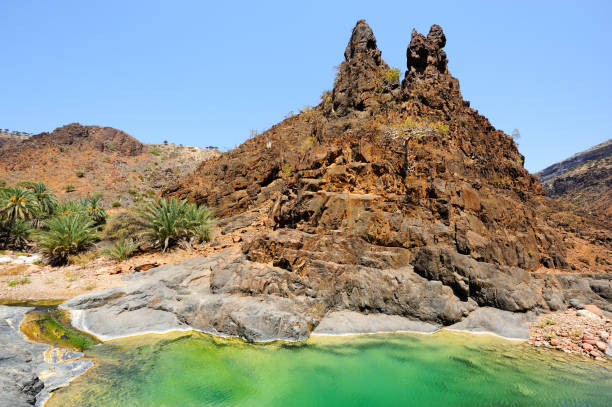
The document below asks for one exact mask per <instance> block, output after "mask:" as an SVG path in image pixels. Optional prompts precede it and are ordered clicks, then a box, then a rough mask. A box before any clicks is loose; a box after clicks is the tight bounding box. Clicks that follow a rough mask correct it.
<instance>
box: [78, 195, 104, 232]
mask: <svg viewBox="0 0 612 407" xmlns="http://www.w3.org/2000/svg"><path fill="white" fill-rule="evenodd" d="M100 201H101V199H100V197H97V196H89V197H87V198H81V200H80V204H81V206H82V207H83V209H84V210H85V212H86V213H87V215H88V216H89V217H90V218H91V220H93V222H94V224H95V225H96V226H99V225H101V224H103V223H104V222H106V218H107V217H108V215H107V213H106V211H105V210H104V208H102V206H101V204H100Z"/></svg>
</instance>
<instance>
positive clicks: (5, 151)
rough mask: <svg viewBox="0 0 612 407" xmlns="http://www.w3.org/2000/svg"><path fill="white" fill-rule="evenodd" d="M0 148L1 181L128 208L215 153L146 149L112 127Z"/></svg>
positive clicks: (66, 129) (69, 128)
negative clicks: (36, 184)
mask: <svg viewBox="0 0 612 407" xmlns="http://www.w3.org/2000/svg"><path fill="white" fill-rule="evenodd" d="M6 139H7V140H8V141H6V142H5V143H4V147H1V146H0V180H2V181H4V183H8V184H13V183H17V182H20V181H42V182H45V183H46V184H48V185H49V187H50V188H51V189H53V190H54V192H56V193H57V194H58V196H59V197H60V199H73V198H78V197H82V196H86V195H90V194H96V193H97V194H101V195H102V197H103V203H104V205H105V206H106V207H110V206H113V204H114V205H115V206H117V204H116V202H118V203H119V205H121V206H129V205H131V204H133V203H134V202H136V201H139V200H141V199H143V198H144V197H152V196H155V195H156V193H157V191H158V190H160V189H162V188H164V187H165V186H166V185H168V184H169V183H170V182H173V181H175V180H176V179H178V177H180V176H183V175H185V174H186V173H189V172H191V171H192V170H193V169H194V168H195V166H196V164H197V163H200V162H201V161H205V160H207V159H209V158H211V157H215V156H217V155H218V154H219V152H218V151H216V150H205V149H201V148H197V147H184V146H178V145H174V144H168V145H163V144H162V145H152V144H144V143H141V142H140V141H138V140H136V139H135V138H134V137H132V136H130V135H129V134H127V133H125V132H123V131H121V130H117V129H113V128H111V127H98V126H83V125H81V124H78V123H73V124H69V125H66V126H63V127H59V128H57V129H55V130H54V131H53V132H51V133H40V134H37V135H34V136H30V137H20V138H19V139H15V138H14V137H13V138H11V139H9V138H8V137H7V138H6Z"/></svg>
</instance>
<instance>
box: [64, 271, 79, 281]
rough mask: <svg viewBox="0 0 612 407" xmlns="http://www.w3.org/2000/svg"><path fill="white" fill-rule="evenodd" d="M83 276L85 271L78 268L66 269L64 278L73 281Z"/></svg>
mask: <svg viewBox="0 0 612 407" xmlns="http://www.w3.org/2000/svg"><path fill="white" fill-rule="evenodd" d="M81 277H83V273H82V272H80V271H78V270H66V271H64V278H65V279H66V281H69V282H73V281H77V280H78V279H79V278H81Z"/></svg>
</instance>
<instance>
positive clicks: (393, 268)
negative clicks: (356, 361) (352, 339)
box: [165, 21, 612, 324]
mask: <svg viewBox="0 0 612 407" xmlns="http://www.w3.org/2000/svg"><path fill="white" fill-rule="evenodd" d="M445 43H446V38H445V36H444V33H443V32H442V29H441V28H440V27H439V26H433V27H432V28H431V30H430V32H429V34H428V35H427V36H426V37H425V36H423V35H421V34H418V33H416V32H413V35H412V40H411V42H410V45H409V47H408V51H407V57H408V62H407V66H408V71H407V72H406V76H405V78H404V80H403V83H402V87H401V89H400V88H399V87H397V84H395V85H393V84H389V83H386V82H384V81H383V82H381V81H380V78H383V79H385V78H388V77H390V76H391V75H386V74H385V73H386V72H388V66H387V65H386V64H385V63H384V61H383V60H382V59H381V56H380V51H379V50H378V49H377V47H376V40H375V38H374V35H373V34H372V30H371V29H370V27H368V26H367V24H366V23H365V22H364V21H359V22H358V23H357V25H356V26H355V28H354V30H353V32H352V35H351V38H350V40H349V44H348V46H347V49H346V52H345V61H344V62H343V63H342V65H341V66H340V70H339V72H338V76H337V78H336V80H335V83H334V90H333V93H332V97H331V98H325V99H324V100H323V102H322V103H321V104H320V105H319V106H317V107H315V108H313V109H310V110H306V111H304V112H303V113H301V114H299V115H295V116H292V117H290V118H288V119H286V120H284V121H283V122H281V123H279V124H277V125H275V126H273V127H272V128H271V129H269V130H268V131H266V132H265V133H263V134H261V135H259V136H257V137H255V138H253V139H250V140H248V141H247V142H245V143H244V144H243V145H241V146H239V147H238V148H236V149H234V150H232V151H229V152H227V153H225V154H223V155H222V156H220V157H219V158H216V159H213V160H209V161H208V162H206V163H203V164H202V165H200V166H199V167H198V168H197V169H196V171H194V172H193V173H191V174H189V175H187V176H186V177H185V178H184V179H183V180H181V181H180V182H178V183H177V184H176V185H174V186H172V187H170V188H168V189H167V190H166V191H165V194H166V195H174V196H178V197H181V198H188V199H191V200H193V201H196V202H199V203H206V204H208V205H209V206H211V207H213V208H214V209H215V211H216V213H217V214H218V215H219V216H220V217H222V218H226V219H224V221H223V222H224V224H225V225H232V224H240V223H242V222H243V221H244V220H245V219H254V218H255V217H256V215H258V214H267V216H268V227H262V228H261V233H260V234H258V235H256V236H252V237H251V238H245V239H243V244H242V248H243V253H244V255H245V256H246V258H247V259H248V261H250V262H255V263H265V264H268V265H272V267H273V268H276V270H277V273H276V274H274V275H273V274H271V272H269V271H266V272H265V273H263V275H262V274H261V272H260V273H259V274H257V275H255V274H252V273H251V272H249V270H248V268H243V269H242V271H241V274H240V276H239V280H240V282H241V284H243V291H242V294H247V295H279V296H282V297H288V298H291V297H292V296H294V295H302V296H307V297H308V298H313V299H315V303H317V304H318V305H317V306H318V307H320V308H319V309H318V311H317V312H319V314H322V313H324V312H327V311H328V310H332V309H350V310H355V311H360V312H383V313H387V314H395V315H404V316H409V317H413V318H418V319H422V320H426V321H434V322H436V323H441V324H449V323H453V322H456V321H458V320H460V319H461V318H463V317H464V316H465V315H467V314H469V313H470V312H472V311H473V310H474V309H475V308H477V307H479V306H493V307H497V308H500V309H504V310H508V311H521V312H522V311H528V310H533V309H550V310H553V309H554V310H557V309H565V308H566V307H567V303H568V301H569V300H570V299H572V298H576V299H579V300H580V301H583V302H584V303H593V304H597V305H598V306H599V307H600V308H602V309H605V310H608V311H612V306H611V305H610V300H611V298H612V297H611V296H612V294H611V293H612V283H611V281H612V280H611V279H610V278H609V275H608V274H602V275H598V274H592V275H589V276H586V275H585V276H584V277H581V276H580V275H578V274H567V273H565V274H564V273H559V272H561V271H565V272H567V271H569V270H570V269H574V270H575V271H579V272H587V271H588V272H591V273H597V272H599V271H602V272H604V271H605V272H610V271H612V268H611V267H610V266H608V265H606V264H605V263H603V262H600V263H597V266H596V267H594V268H593V267H585V265H584V263H580V262H578V261H576V259H575V255H574V253H575V252H577V250H576V249H577V248H580V251H584V252H588V253H590V255H592V256H593V257H595V256H597V257H598V258H605V259H610V254H611V251H610V247H609V244H608V243H606V242H601V241H596V240H592V241H585V240H581V238H579V236H577V234H576V230H575V229H574V230H572V229H571V228H564V227H562V226H560V225H559V224H558V223H552V222H550V216H551V215H550V214H551V212H552V211H553V210H554V208H551V206H550V205H549V203H550V201H549V200H548V199H547V198H545V197H544V196H543V192H542V189H541V187H540V184H539V182H538V181H537V179H536V178H535V177H534V176H532V175H531V174H529V173H528V172H527V171H526V170H525V169H524V168H523V165H522V162H523V157H522V156H521V155H520V153H519V152H518V150H517V148H516V145H515V144H514V142H513V140H512V138H511V137H510V136H508V135H506V134H504V133H503V132H501V131H499V130H496V129H495V128H493V126H491V124H490V123H489V121H488V120H487V119H486V118H485V117H483V116H481V115H479V114H478V112H477V111H475V110H474V109H471V108H470V107H469V103H467V102H465V101H463V99H462V97H461V93H460V91H459V83H458V81H457V80H456V79H455V78H453V77H452V76H451V75H450V73H449V72H448V68H447V57H446V54H445V53H444V51H443V47H444V45H445ZM228 227H229V226H226V229H227V228H228ZM611 266H612V265H611ZM538 269H549V270H547V271H548V272H549V273H533V272H534V271H536V270H538ZM542 271H544V270H542ZM553 271H554V272H553ZM279 276H280V277H279ZM236 278H238V277H236ZM254 281H257V282H258V283H257V284H255V283H254ZM289 281H290V282H291V284H289Z"/></svg>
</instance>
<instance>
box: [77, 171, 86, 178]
mask: <svg viewBox="0 0 612 407" xmlns="http://www.w3.org/2000/svg"><path fill="white" fill-rule="evenodd" d="M76 176H77V177H79V178H83V177H84V176H85V171H83V170H77V172H76Z"/></svg>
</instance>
